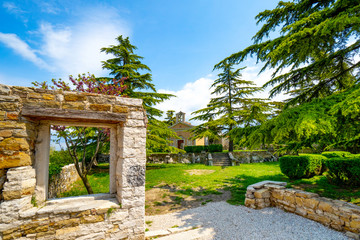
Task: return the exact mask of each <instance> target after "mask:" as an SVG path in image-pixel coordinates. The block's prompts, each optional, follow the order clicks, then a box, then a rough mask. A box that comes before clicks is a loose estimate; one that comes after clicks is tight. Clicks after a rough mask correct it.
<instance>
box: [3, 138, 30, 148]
mask: <svg viewBox="0 0 360 240" xmlns="http://www.w3.org/2000/svg"><path fill="white" fill-rule="evenodd" d="M0 149H1V150H10V151H27V150H29V143H28V142H27V141H26V139H25V138H13V137H12V138H5V139H4V140H3V141H1V142H0Z"/></svg>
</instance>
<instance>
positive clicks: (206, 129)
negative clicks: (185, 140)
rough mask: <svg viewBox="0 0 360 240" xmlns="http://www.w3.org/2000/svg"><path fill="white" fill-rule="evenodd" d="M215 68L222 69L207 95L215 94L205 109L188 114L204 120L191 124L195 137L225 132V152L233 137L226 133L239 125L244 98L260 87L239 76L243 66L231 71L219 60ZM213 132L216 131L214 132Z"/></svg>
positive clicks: (230, 66)
mask: <svg viewBox="0 0 360 240" xmlns="http://www.w3.org/2000/svg"><path fill="white" fill-rule="evenodd" d="M218 68H219V69H221V70H222V72H221V73H220V74H218V77H219V78H218V79H216V80H215V81H214V83H213V84H212V85H211V88H214V90H213V92H212V93H211V94H213V95H216V96H217V97H214V98H211V100H210V102H209V104H208V105H207V107H206V108H203V109H200V110H197V111H195V112H193V113H192V114H195V115H197V116H195V117H193V118H192V119H195V120H200V121H207V122H205V123H203V124H201V125H199V126H197V127H195V129H194V130H193V131H192V132H193V133H194V134H195V137H197V138H200V137H204V136H207V137H210V138H211V139H216V138H217V136H218V135H222V134H225V135H226V136H228V137H229V151H233V136H232V135H229V132H231V130H232V129H234V128H235V127H237V126H238V125H239V124H242V121H243V114H242V112H243V111H244V108H245V107H246V105H248V102H250V101H251V100H250V99H247V97H248V96H252V95H253V94H254V93H255V92H257V91H259V90H260V88H259V87H255V86H254V85H255V84H254V83H253V82H251V81H246V80H243V79H241V71H242V70H243V69H244V68H239V69H236V70H234V67H233V64H232V63H228V62H223V63H222V64H221V65H219V66H218ZM209 120H210V121H209ZM217 131H219V133H216V132H217Z"/></svg>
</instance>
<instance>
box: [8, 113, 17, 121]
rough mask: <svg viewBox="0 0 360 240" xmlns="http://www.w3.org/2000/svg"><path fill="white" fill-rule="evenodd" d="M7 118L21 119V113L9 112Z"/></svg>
mask: <svg viewBox="0 0 360 240" xmlns="http://www.w3.org/2000/svg"><path fill="white" fill-rule="evenodd" d="M6 118H7V119H8V120H19V114H18V113H7V114H6Z"/></svg>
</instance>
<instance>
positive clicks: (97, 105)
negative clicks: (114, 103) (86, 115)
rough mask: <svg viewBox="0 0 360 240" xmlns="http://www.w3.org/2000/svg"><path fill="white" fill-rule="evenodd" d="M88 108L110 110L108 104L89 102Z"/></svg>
mask: <svg viewBox="0 0 360 240" xmlns="http://www.w3.org/2000/svg"><path fill="white" fill-rule="evenodd" d="M89 108H90V110H93V111H110V109H111V105H110V104H90V107H89Z"/></svg>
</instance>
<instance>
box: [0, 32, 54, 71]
mask: <svg viewBox="0 0 360 240" xmlns="http://www.w3.org/2000/svg"><path fill="white" fill-rule="evenodd" d="M0 42H2V43H3V44H5V45H6V46H7V47H9V48H11V49H12V50H13V51H14V52H15V53H16V54H19V55H20V56H21V57H23V58H24V59H26V60H29V61H31V62H33V63H34V64H35V65H37V66H38V67H40V68H44V69H47V70H50V67H49V65H47V64H46V62H44V61H43V60H42V59H41V58H39V57H38V56H37V55H36V53H35V51H34V50H33V49H31V48H30V46H29V45H28V44H27V43H26V42H24V41H23V40H21V39H20V38H19V37H18V36H17V35H16V34H12V33H1V32H0Z"/></svg>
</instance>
